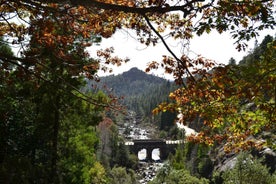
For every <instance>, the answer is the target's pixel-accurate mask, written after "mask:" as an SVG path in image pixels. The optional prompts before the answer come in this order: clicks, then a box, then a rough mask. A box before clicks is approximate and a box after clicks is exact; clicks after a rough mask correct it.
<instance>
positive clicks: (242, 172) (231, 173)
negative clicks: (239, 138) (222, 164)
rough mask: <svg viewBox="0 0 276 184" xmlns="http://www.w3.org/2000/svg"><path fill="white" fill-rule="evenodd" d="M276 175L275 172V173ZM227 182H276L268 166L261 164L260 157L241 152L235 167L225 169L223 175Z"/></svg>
mask: <svg viewBox="0 0 276 184" xmlns="http://www.w3.org/2000/svg"><path fill="white" fill-rule="evenodd" d="M274 175H275V174H274ZM222 177H223V179H224V183H225V184H230V183H247V184H255V183H256V184H258V183H264V184H265V183H267V184H269V183H275V182H276V180H275V179H276V178H275V176H274V177H273V176H272V175H271V174H270V173H269V170H268V168H267V167H266V166H264V165H262V164H261V160H260V159H256V158H253V157H252V156H251V155H249V154H246V153H241V154H240V155H239V156H238V158H237V162H236V164H235V166H234V168H232V169H229V170H227V171H225V173H223V175H222Z"/></svg>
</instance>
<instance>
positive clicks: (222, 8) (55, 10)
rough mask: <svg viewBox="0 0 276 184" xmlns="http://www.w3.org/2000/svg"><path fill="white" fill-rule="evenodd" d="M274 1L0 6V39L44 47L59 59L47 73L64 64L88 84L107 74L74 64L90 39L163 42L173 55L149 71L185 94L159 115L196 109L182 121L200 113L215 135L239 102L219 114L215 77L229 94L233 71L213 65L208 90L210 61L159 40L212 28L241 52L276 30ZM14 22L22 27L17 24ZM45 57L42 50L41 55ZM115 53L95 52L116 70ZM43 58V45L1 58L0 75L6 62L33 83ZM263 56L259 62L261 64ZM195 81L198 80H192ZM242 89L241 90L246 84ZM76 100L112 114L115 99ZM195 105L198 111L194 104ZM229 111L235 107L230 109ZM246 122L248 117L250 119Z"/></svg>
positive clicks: (91, 64)
mask: <svg viewBox="0 0 276 184" xmlns="http://www.w3.org/2000/svg"><path fill="white" fill-rule="evenodd" d="M273 3H274V1H273V0H265V1H248V0H242V1H234V0H229V1H224V0H219V1H214V0H211V1H202V0H188V1H176V2H175V3H172V2H171V1H167V0H149V1H135V0H133V1H129V0H122V1H102V0H99V1H96V0H74V1H67V0H66V1H65V0H45V1H44V0H43V1H42V0H40V1H39V0H38V1H35V0H23V1H17V0H11V1H0V8H1V10H2V11H1V20H0V21H1V24H0V29H1V32H0V36H4V35H5V36H8V39H7V40H8V41H10V43H11V44H14V45H19V46H22V49H23V50H26V47H29V48H31V47H30V45H29V44H32V43H36V44H37V45H40V46H41V47H43V48H46V50H47V51H48V52H50V53H51V56H52V57H53V58H55V61H59V62H57V63H54V64H53V66H52V68H51V67H50V69H53V68H56V67H54V66H55V65H56V64H57V66H59V67H61V68H62V67H64V66H66V67H67V68H68V70H66V72H68V76H71V77H72V78H73V77H75V76H76V75H77V76H78V75H81V74H85V75H86V76H87V77H89V78H96V75H95V74H96V71H97V70H98V69H103V70H108V69H107V68H106V67H105V66H102V65H101V64H100V63H99V62H95V61H93V60H89V61H88V62H87V61H83V60H81V59H79V58H81V57H84V56H86V53H85V52H83V49H85V48H86V47H87V46H89V45H90V44H92V43H94V42H95V35H96V36H98V35H99V36H102V37H110V36H112V34H114V33H115V31H116V30H117V29H121V28H123V27H125V28H129V29H133V30H135V31H136V33H137V36H138V40H139V41H140V42H141V43H144V44H145V45H150V44H153V45H155V44H157V43H158V40H161V42H162V43H163V44H164V45H165V47H166V48H167V49H168V51H169V52H170V54H171V56H164V57H163V60H162V61H161V62H160V63H157V62H152V63H151V64H150V65H149V67H148V68H147V69H146V70H147V71H149V70H150V69H156V68H158V67H159V66H161V67H164V70H165V72H167V73H171V74H172V75H173V76H174V77H175V81H176V83H178V84H181V85H183V86H184V88H183V89H182V88H181V87H180V89H179V90H177V91H176V92H175V93H174V94H177V95H172V98H175V96H177V97H179V99H176V98H175V99H176V101H177V103H178V104H177V106H168V107H165V106H164V105H163V110H166V109H168V108H172V107H176V108H174V109H178V107H179V108H180V109H181V110H182V111H183V112H184V111H185V112H189V108H191V107H196V108H192V109H193V110H194V112H191V113H190V114H189V116H187V117H190V119H192V116H198V115H199V114H200V115H204V118H205V119H206V120H207V121H206V123H205V124H210V125H212V126H211V127H212V129H213V130H215V129H216V128H217V127H221V126H222V125H224V123H222V119H224V120H225V118H224V117H223V118H221V115H220V113H217V112H216V111H215V110H216V109H219V111H220V112H222V114H227V113H228V112H230V114H233V113H234V112H236V111H235V108H234V107H233V108H232V103H230V101H232V100H234V101H235V103H238V102H239V100H236V99H234V97H233V98H232V99H230V98H227V99H226V101H227V102H228V104H226V105H225V101H224V102H223V104H224V107H226V108H225V109H221V108H219V107H221V103H222V101H221V99H223V100H224V99H225V97H226V96H227V97H229V95H228V93H227V92H226V91H225V93H224V92H223V93H221V89H219V88H220V86H221V82H220V79H222V80H224V83H223V84H224V86H225V87H224V89H225V90H226V89H227V88H226V86H227V83H226V81H228V79H229V80H230V81H231V80H232V81H233V82H236V80H237V78H235V80H234V79H233V78H231V77H229V72H230V73H231V69H228V68H221V67H218V68H217V69H216V70H215V72H214V73H213V76H214V77H213V78H212V81H211V83H212V85H211V86H212V87H211V88H209V87H210V85H209V84H208V83H209V81H210V80H207V79H210V77H207V76H209V73H208V72H206V70H208V69H210V68H212V67H213V66H214V63H212V62H210V61H209V60H207V59H204V58H203V57H198V58H196V59H191V58H189V57H188V56H186V55H183V56H179V57H178V56H176V55H175V54H174V53H173V52H172V51H171V49H170V48H169V46H168V44H167V43H166V41H165V39H164V36H162V34H166V35H170V36H171V37H173V38H174V39H180V40H184V41H187V42H188V41H189V40H190V39H191V38H192V36H193V35H194V34H197V35H202V34H203V33H209V32H210V31H212V30H217V31H218V32H219V33H222V32H226V31H231V34H232V37H233V39H234V40H235V41H236V42H235V43H236V45H237V49H238V50H242V49H245V47H246V43H245V42H244V41H247V40H249V39H251V38H254V37H256V36H257V35H258V32H259V31H261V30H263V29H266V28H273V27H274V26H275V20H274V15H273V12H274V9H273V8H274V6H273V5H274V4H273ZM16 18H18V20H19V21H14V20H15V19H16ZM168 30H169V31H168ZM30 38H31V40H30ZM43 51H45V50H44V49H43ZM113 52H114V50H113V48H109V49H106V50H102V51H98V56H99V57H101V58H102V61H103V62H104V63H105V64H110V63H111V64H116V65H120V64H121V63H122V62H123V61H124V60H122V59H119V58H117V57H113V55H112V53H113ZM44 56H45V55H43V54H42V53H41V52H40V47H36V48H35V49H31V50H30V51H29V52H23V55H21V56H20V57H15V56H7V55H1V56H0V59H1V63H2V65H1V70H2V71H5V70H7V66H8V64H13V65H16V66H17V67H18V68H20V71H21V72H20V73H22V71H24V72H25V73H26V74H29V75H31V76H33V77H37V78H43V77H44V76H43V74H44V73H41V72H40V71H41V68H44V69H46V68H45V65H43V64H44V63H41V62H40V59H41V58H43V57H44ZM78 56H81V57H78ZM76 57H77V58H76ZM266 58H267V57H265V58H263V59H264V60H266ZM51 59H52V58H51ZM29 64H31V66H34V64H35V65H37V67H28V66H29ZM47 67H49V66H47ZM59 67H58V68H59ZM69 69H70V70H69ZM47 70H48V69H47ZM60 71H61V70H60ZM192 71H193V72H192ZM226 73H227V75H226ZM270 73H271V72H270ZM196 75H197V76H199V77H196ZM266 76H271V75H266ZM59 77H61V76H60V75H56V76H55V81H54V82H61V81H63V78H62V77H64V76H62V77H61V78H59ZM183 77H189V78H188V79H187V81H183ZM218 79H219V80H218ZM269 80H271V79H269ZM273 80H274V79H273ZM273 80H272V81H273ZM237 82H238V80H237ZM232 84H234V83H232ZM213 85H214V86H215V87H213ZM239 85H244V87H246V85H245V84H239ZM236 86H237V85H236ZM67 87H68V88H70V89H71V90H73V91H75V92H78V90H77V89H76V88H74V86H70V85H68V86H67ZM202 88H203V89H205V91H204V90H202ZM210 89H211V91H210ZM236 89H239V88H236ZM57 94H58V92H57V93H56V94H55V95H53V96H55V97H58V96H59V95H57ZM186 94H187V96H189V94H194V95H197V96H198V97H201V99H195V100H189V99H188V100H187V96H185V95H186ZM232 94H233V93H232ZM202 95H203V96H204V95H206V98H207V99H205V98H202V97H203V96H202ZM225 95H226V96H225ZM249 97H250V96H249ZM251 97H252V96H251ZM81 98H83V99H84V100H87V101H89V102H90V103H93V104H95V105H99V106H105V107H113V108H115V107H114V106H113V103H112V102H114V101H112V100H111V101H108V103H107V102H106V103H99V102H97V101H95V100H94V99H93V98H88V97H87V96H85V95H83V94H82V96H81ZM247 98H248V97H247ZM56 100H57V99H56ZM216 100H217V101H216ZM57 101H58V100H57ZM187 101H189V104H188V108H187V109H184V108H183V107H184V105H185V104H187ZM272 101H273V99H272ZM209 103H210V104H212V106H211V107H210V106H208V104H209ZM57 104H58V103H56V105H57ZM194 104H197V105H196V106H194ZM266 105H268V106H267V108H270V110H272V109H271V107H270V105H269V104H266ZM161 107H162V105H161ZM197 108H205V109H204V112H202V113H199V112H198V111H199V110H198V109H197ZM227 108H230V109H232V111H230V109H227ZM257 113H259V115H258V117H260V116H261V115H262V114H263V113H265V115H266V116H267V117H268V118H269V116H268V111H265V112H259V111H258V112H257ZM215 116H216V118H215V120H216V121H215V123H214V124H213V123H210V122H211V120H214V117H215ZM56 118H58V116H56ZM248 118H251V117H250V116H248ZM238 122H240V121H238ZM227 123H230V121H229V120H227ZM239 124H241V123H239ZM235 131H236V130H235ZM255 131H256V129H255ZM230 132H231V131H230ZM232 133H233V131H232ZM235 133H236V132H235ZM215 135H216V137H217V138H218V139H221V138H225V137H224V136H225V135H224V134H221V132H218V134H215ZM229 135H231V136H227V139H228V141H229V142H231V140H232V137H239V138H238V139H235V140H243V139H240V138H241V137H240V135H238V136H236V135H232V134H229ZM200 136H202V137H204V138H205V142H207V143H208V144H209V143H210V144H211V143H212V141H211V139H209V138H210V136H213V135H208V133H207V134H206V133H205V134H199V137H200Z"/></svg>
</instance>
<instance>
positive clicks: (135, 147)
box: [125, 139, 184, 161]
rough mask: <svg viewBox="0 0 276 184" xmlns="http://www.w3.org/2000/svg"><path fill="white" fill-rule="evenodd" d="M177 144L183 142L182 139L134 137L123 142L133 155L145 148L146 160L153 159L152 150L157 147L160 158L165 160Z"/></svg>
mask: <svg viewBox="0 0 276 184" xmlns="http://www.w3.org/2000/svg"><path fill="white" fill-rule="evenodd" d="M178 144H184V140H164V139H136V140H133V141H130V142H125V145H126V146H127V147H128V148H129V151H130V152H131V153H133V154H135V155H138V152H139V151H141V150H142V149H146V151H147V156H146V161H153V159H152V151H153V150H154V149H159V152H160V159H161V160H165V159H166V158H167V157H168V156H169V154H170V153H174V152H175V149H176V147H177V145H178Z"/></svg>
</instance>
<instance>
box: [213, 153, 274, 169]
mask: <svg viewBox="0 0 276 184" xmlns="http://www.w3.org/2000/svg"><path fill="white" fill-rule="evenodd" d="M220 153H221V154H218V156H217V157H216V160H215V162H214V163H215V170H217V171H219V172H223V171H226V170H227V169H232V168H233V167H234V166H235V164H236V162H237V155H236V154H229V155H226V154H223V150H222V149H221V150H220ZM251 154H252V155H253V156H256V157H258V158H263V159H264V160H263V164H265V165H266V166H267V167H268V168H269V171H270V173H273V172H275V169H276V152H275V151H273V150H272V149H270V148H265V149H263V150H255V151H252V152H251Z"/></svg>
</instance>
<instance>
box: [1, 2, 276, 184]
mask: <svg viewBox="0 0 276 184" xmlns="http://www.w3.org/2000/svg"><path fill="white" fill-rule="evenodd" d="M0 9H1V11H0V37H1V39H0V121H1V122H0V148H1V149H0V183H5V184H6V183H7V184H10V183H12V184H13V183H15V184H17V183H41V184H43V183H47V184H48V183H91V184H104V183H107V184H108V183H111V184H112V183H114V184H116V183H121V184H122V183H125V184H130V183H133V184H135V183H138V181H137V177H136V174H135V170H136V169H137V167H138V159H137V156H136V155H132V154H130V153H129V152H128V150H127V148H126V147H125V146H124V144H123V139H122V137H121V136H120V134H119V131H118V127H117V125H118V122H119V121H120V120H121V119H122V118H121V117H122V116H124V114H125V113H126V112H127V110H128V109H130V110H132V111H135V112H136V114H137V115H138V117H139V118H140V119H141V122H148V123H152V125H157V127H158V129H159V131H160V132H162V136H163V137H164V136H165V137H171V138H175V139H185V140H187V141H188V143H187V144H185V146H179V148H178V149H177V150H176V153H175V154H174V155H171V156H170V158H169V159H168V163H167V164H166V165H164V167H163V168H162V169H160V171H159V172H158V174H157V176H156V178H155V179H154V180H153V181H151V182H150V183H153V184H154V183H171V184H173V183H183V184H185V183H187V184H188V183H216V184H219V183H249V184H251V183H252V184H254V183H256V184H257V183H267V184H270V183H276V174H275V162H276V161H275V157H276V156H275V155H276V153H275V150H276V146H275V145H276V144H275V142H276V137H275V133H276V132H275V131H276V123H275V122H276V104H275V99H276V61H275V60H276V38H275V37H274V36H275V35H272V36H270V35H268V36H266V37H265V38H264V39H263V40H258V41H259V42H260V43H256V45H255V47H254V48H253V49H252V50H251V51H250V52H249V53H248V54H247V55H246V56H244V58H243V59H242V60H241V61H235V60H234V59H233V58H230V60H229V64H227V65H222V64H216V63H215V62H214V61H212V60H209V59H208V58H204V57H203V56H197V57H196V58H190V57H188V55H186V54H185V53H184V54H183V55H181V56H178V55H176V54H175V53H173V51H172V50H171V48H170V46H169V45H168V43H167V42H166V37H167V36H169V37H171V38H174V39H175V40H182V41H183V43H185V44H183V47H188V44H189V41H190V40H191V39H192V38H193V36H194V35H198V36H201V35H203V34H208V33H210V32H211V31H212V32H214V31H216V32H219V33H224V32H228V33H230V34H231V35H232V39H233V42H234V45H235V47H236V49H237V50H246V49H247V42H248V41H249V40H251V39H257V36H258V35H259V33H260V32H261V31H264V30H266V29H273V28H274V27H275V24H276V22H275V13H276V10H275V2H274V1H273V0H264V1H262V0H256V1H248V0H241V1H234V0H218V1H214V0H210V1H202V0H186V1H182V0H173V1H168V0H118V1H116V0H107V1H103V0H74V1H70V0H69V1H67V0H66V1H65V0H22V1H17V0H10V1H6V0H0ZM120 29H130V30H134V31H135V32H136V39H137V42H139V43H142V44H145V46H149V45H156V44H163V45H164V46H165V48H166V49H167V50H168V52H169V54H170V55H164V54H162V53H161V54H162V55H163V59H162V60H161V61H152V62H151V63H150V64H149V65H148V67H147V68H145V71H146V72H150V71H153V70H155V69H163V71H164V73H167V74H171V75H172V76H173V78H174V81H173V82H171V81H166V80H164V79H160V78H156V77H154V76H151V75H146V74H144V73H143V72H142V71H139V70H137V69H136V68H133V69H131V71H129V72H125V73H123V74H122V75H120V76H114V75H110V76H108V77H104V78H101V77H99V76H98V75H97V74H98V72H99V71H105V72H112V70H111V68H110V65H115V66H120V65H123V64H124V63H125V62H131V61H129V59H128V58H119V57H117V56H116V55H114V49H116V48H106V49H102V50H98V51H97V57H94V58H92V57H91V56H90V55H89V53H88V52H87V48H88V47H89V46H91V45H93V44H101V40H102V39H103V38H109V37H112V35H113V34H114V33H115V32H116V31H117V30H120ZM183 49H185V48H183ZM130 74H131V75H130ZM139 77H141V78H139ZM119 81H120V82H123V83H124V84H128V85H131V87H130V86H127V85H125V86H124V85H122V83H120V82H119ZM105 83H106V84H105ZM108 83H109V84H108ZM101 85H102V86H101ZM126 86H127V87H126ZM100 87H101V88H102V89H100ZM134 89H135V90H134ZM179 114H180V115H181V116H176V115H179ZM175 121H178V122H180V123H182V124H184V125H188V126H189V127H192V128H194V129H195V130H196V131H197V132H198V134H196V135H192V136H189V137H183V135H182V134H180V133H179V132H178V130H177V129H174V122H175ZM160 136H161V133H160ZM230 158H233V159H234V160H236V161H235V165H234V166H233V167H232V168H224V169H222V166H224V165H225V164H226V162H225V161H226V160H227V159H228V160H229V159H230Z"/></svg>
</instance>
